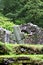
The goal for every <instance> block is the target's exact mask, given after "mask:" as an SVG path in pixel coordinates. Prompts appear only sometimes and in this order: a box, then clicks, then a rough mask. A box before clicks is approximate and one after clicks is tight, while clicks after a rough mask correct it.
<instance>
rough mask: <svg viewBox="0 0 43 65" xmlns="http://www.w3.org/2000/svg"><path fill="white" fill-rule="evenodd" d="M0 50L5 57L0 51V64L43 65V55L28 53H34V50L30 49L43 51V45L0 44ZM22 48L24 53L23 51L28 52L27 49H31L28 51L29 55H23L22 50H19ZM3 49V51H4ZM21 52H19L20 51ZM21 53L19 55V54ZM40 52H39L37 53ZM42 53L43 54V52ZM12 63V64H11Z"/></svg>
mask: <svg viewBox="0 0 43 65" xmlns="http://www.w3.org/2000/svg"><path fill="white" fill-rule="evenodd" d="M0 46H1V47H0V50H1V51H2V52H3V53H4V55H3V54H1V51H0V64H2V63H3V64H4V65H6V63H7V64H8V65H9V64H12V65H13V64H14V65H17V64H18V65H21V64H23V63H25V64H26V63H28V64H30V65H32V64H33V65H35V64H37V65H42V62H43V54H42V55H40V54H31V53H29V52H28V51H30V52H32V50H30V49H34V50H35V49H38V50H41V49H43V45H39V44H38V45H31V44H30V45H29V44H28V45H27V44H25V45H24V44H7V43H6V44H5V43H2V42H0ZM21 46H22V48H21V49H22V52H24V51H23V50H26V49H27V48H30V49H28V51H27V52H28V53H29V54H25V53H21V54H20V52H19V51H20V50H21V49H19V47H21ZM23 47H24V48H25V49H23ZM2 48H3V49H2ZM17 48H18V49H19V50H18V49H17ZM4 49H5V50H6V49H7V50H6V52H7V53H6V52H5V51H4ZM16 49H17V50H16ZM17 51H18V52H19V53H18V52H17ZM37 52H38V51H37ZM42 53H43V51H42ZM9 61H10V62H9Z"/></svg>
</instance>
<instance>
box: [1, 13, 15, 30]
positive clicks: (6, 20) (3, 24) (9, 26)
mask: <svg viewBox="0 0 43 65" xmlns="http://www.w3.org/2000/svg"><path fill="white" fill-rule="evenodd" d="M13 26H14V23H13V22H11V21H10V19H9V18H7V17H4V15H2V14H1V13H0V27H2V28H4V29H7V30H10V31H13Z"/></svg>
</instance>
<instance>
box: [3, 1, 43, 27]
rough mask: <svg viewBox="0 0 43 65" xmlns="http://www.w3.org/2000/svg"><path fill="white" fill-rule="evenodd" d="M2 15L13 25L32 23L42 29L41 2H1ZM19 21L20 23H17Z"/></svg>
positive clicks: (42, 13)
mask: <svg viewBox="0 0 43 65" xmlns="http://www.w3.org/2000/svg"><path fill="white" fill-rule="evenodd" d="M3 2H4V8H3V14H4V15H6V16H7V17H10V18H12V20H13V21H14V23H16V22H15V21H17V22H20V21H21V23H22V24H23V23H24V22H22V21H25V23H28V22H32V23H34V24H37V25H39V26H42V27H43V0H3ZM18 20H20V21H18Z"/></svg>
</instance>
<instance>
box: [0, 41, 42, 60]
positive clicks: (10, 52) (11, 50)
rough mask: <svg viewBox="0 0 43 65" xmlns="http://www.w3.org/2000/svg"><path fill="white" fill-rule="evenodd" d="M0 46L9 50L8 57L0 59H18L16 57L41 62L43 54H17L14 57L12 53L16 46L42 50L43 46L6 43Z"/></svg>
mask: <svg viewBox="0 0 43 65" xmlns="http://www.w3.org/2000/svg"><path fill="white" fill-rule="evenodd" d="M0 45H4V46H5V47H6V48H7V49H8V50H9V55H0V58H18V57H28V58H30V59H32V60H40V61H43V54H38V55H37V54H34V55H31V54H28V55H26V54H18V55H16V54H15V53H13V52H14V51H13V48H15V47H17V46H21V45H22V46H27V47H33V48H35V47H36V48H39V49H40V48H43V45H40V44H37V45H31V44H8V43H6V44H5V43H2V42H0Z"/></svg>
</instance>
